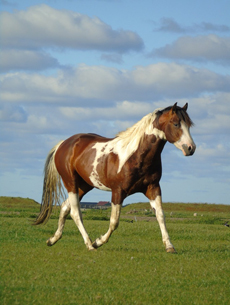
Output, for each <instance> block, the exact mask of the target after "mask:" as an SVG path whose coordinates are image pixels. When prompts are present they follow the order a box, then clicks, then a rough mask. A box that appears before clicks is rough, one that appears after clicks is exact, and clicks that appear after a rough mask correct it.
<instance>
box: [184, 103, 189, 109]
mask: <svg viewBox="0 0 230 305" xmlns="http://www.w3.org/2000/svg"><path fill="white" fill-rule="evenodd" d="M183 109H184V111H187V109H188V103H186V104H185V105H184V107H183Z"/></svg>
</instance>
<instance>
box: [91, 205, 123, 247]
mask: <svg viewBox="0 0 230 305" xmlns="http://www.w3.org/2000/svg"><path fill="white" fill-rule="evenodd" d="M121 205H122V204H121V202H120V201H119V203H117V204H115V203H113V202H111V217H110V223H109V230H108V231H107V232H106V233H105V234H104V235H102V236H101V237H99V238H97V239H96V240H95V241H94V242H93V247H94V248H95V249H96V248H98V247H101V246H102V245H103V244H105V243H107V242H108V240H109V238H110V236H111V235H112V233H113V231H115V230H116V229H117V227H118V225H119V218H120V213H121Z"/></svg>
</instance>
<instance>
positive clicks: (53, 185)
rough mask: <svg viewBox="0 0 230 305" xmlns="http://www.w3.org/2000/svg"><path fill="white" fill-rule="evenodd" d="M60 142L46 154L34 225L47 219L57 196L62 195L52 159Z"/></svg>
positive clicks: (59, 178) (56, 200) (56, 201)
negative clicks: (39, 206)
mask: <svg viewBox="0 0 230 305" xmlns="http://www.w3.org/2000/svg"><path fill="white" fill-rule="evenodd" d="M62 142H63V141H61V142H59V143H58V144H57V145H56V146H54V147H53V148H52V149H51V151H50V152H49V154H48V156H47V159H46V163H45V167H44V182H43V194H42V202H41V208H40V214H39V215H38V217H37V219H36V220H35V222H34V223H33V224H34V225H39V224H41V223H46V222H47V221H48V220H49V218H50V215H51V212H52V208H53V205H54V204H55V205H56V204H57V203H59V198H60V196H61V195H63V192H62V184H61V176H60V175H59V173H58V171H57V168H56V165H55V161H54V157H55V153H56V151H57V149H58V147H59V146H60V145H61V143H62Z"/></svg>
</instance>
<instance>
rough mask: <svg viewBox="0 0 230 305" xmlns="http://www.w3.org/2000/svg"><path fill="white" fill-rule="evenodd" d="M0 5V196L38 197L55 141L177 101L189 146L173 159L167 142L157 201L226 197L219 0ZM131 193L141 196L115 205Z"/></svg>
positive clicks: (95, 195)
mask: <svg viewBox="0 0 230 305" xmlns="http://www.w3.org/2000/svg"><path fill="white" fill-rule="evenodd" d="M0 9H1V11H0V14H1V16H0V45H1V50H0V52H1V54H0V69H1V74H0V81H1V89H0V103H1V104H0V120H1V128H0V130H1V132H0V136H1V150H0V166H1V172H0V176H1V187H0V189H1V195H4V196H21V197H29V198H33V199H35V200H36V201H38V202H40V200H41V195H42V184H43V167H44V162H45V159H46V156H47V153H48V151H49V150H50V149H51V148H52V147H53V146H54V145H55V144H56V143H57V142H58V141H60V140H62V139H66V138H68V137H69V136H71V135H73V134H76V133H80V132H94V133H98V134H100V135H104V136H108V137H113V136H115V135H116V133H117V132H119V131H121V130H124V129H126V128H127V127H129V126H131V125H133V124H134V123H135V122H137V121H138V120H140V119H141V118H142V117H143V116H144V115H146V114H148V113H149V112H152V111H154V109H156V108H158V107H167V106H169V105H172V104H174V103H175V102H177V103H178V105H180V106H183V105H184V104H185V103H186V102H188V105H189V108H188V113H189V115H190V116H191V118H192V120H193V121H194V123H195V126H194V127H193V128H192V130H191V133H192V135H193V139H194V141H195V143H196V145H197V150H196V153H195V154H194V155H193V156H192V157H184V156H183V154H182V152H181V151H179V150H177V149H176V147H175V146H174V145H172V144H169V143H167V145H166V146H165V149H164V151H163V154H162V158H163V177H162V180H161V187H162V192H163V201H165V202H167V201H170V202H207V203H216V204H219V203H224V204H230V187H229V185H230V162H229V160H230V74H229V69H230V18H229V12H230V2H229V0H218V1H216V0H211V1H210V0H203V1H200V0H199V1H198V0H194V1H191V0H189V1H188V0H183V1H181V0H161V1H155V0H143V1H139V0H72V1H71V0H50V1H39V0H20V1H19V0H12V1H11V0H1V1H0ZM84 200H85V201H98V200H110V194H109V193H107V192H102V191H97V190H95V191H92V192H90V193H89V194H87V196H86V197H85V198H84ZM138 201H147V200H146V198H145V197H144V196H143V195H140V194H137V195H133V196H131V197H129V198H127V199H126V200H125V203H131V202H138Z"/></svg>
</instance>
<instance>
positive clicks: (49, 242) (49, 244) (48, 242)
mask: <svg viewBox="0 0 230 305" xmlns="http://www.w3.org/2000/svg"><path fill="white" fill-rule="evenodd" d="M46 244H47V246H49V247H51V246H53V244H52V243H51V241H50V239H48V240H47V241H46Z"/></svg>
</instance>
